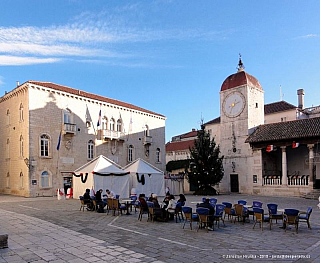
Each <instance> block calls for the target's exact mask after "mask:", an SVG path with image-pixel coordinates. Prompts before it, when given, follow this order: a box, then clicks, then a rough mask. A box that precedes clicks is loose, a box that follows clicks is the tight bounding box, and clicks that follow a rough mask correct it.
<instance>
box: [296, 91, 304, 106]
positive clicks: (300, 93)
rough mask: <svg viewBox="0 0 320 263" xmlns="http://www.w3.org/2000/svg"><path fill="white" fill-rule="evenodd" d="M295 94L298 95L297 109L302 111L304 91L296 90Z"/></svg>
mask: <svg viewBox="0 0 320 263" xmlns="http://www.w3.org/2000/svg"><path fill="white" fill-rule="evenodd" d="M297 94H298V108H299V109H301V110H303V109H304V90H303V89H298V90H297Z"/></svg>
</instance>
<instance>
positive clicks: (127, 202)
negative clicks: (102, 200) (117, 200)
mask: <svg viewBox="0 0 320 263" xmlns="http://www.w3.org/2000/svg"><path fill="white" fill-rule="evenodd" d="M121 202H124V203H125V204H126V207H127V213H125V214H126V215H131V214H130V213H129V205H130V203H131V202H132V199H131V198H128V199H122V200H121Z"/></svg>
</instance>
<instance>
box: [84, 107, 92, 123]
mask: <svg viewBox="0 0 320 263" xmlns="http://www.w3.org/2000/svg"><path fill="white" fill-rule="evenodd" d="M85 117H86V122H89V123H91V122H92V119H91V115H90V112H89V109H88V105H86V116H85Z"/></svg>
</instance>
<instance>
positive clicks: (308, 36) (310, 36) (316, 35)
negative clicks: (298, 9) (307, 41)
mask: <svg viewBox="0 0 320 263" xmlns="http://www.w3.org/2000/svg"><path fill="white" fill-rule="evenodd" d="M318 36H319V35H318V34H308V35H304V36H299V37H298V38H313V37H318Z"/></svg>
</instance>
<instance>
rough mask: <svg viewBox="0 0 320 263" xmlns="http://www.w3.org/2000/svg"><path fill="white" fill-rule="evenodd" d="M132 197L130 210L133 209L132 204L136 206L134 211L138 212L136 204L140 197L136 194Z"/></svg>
mask: <svg viewBox="0 0 320 263" xmlns="http://www.w3.org/2000/svg"><path fill="white" fill-rule="evenodd" d="M130 199H131V200H132V201H131V203H129V206H130V210H131V211H132V206H134V212H135V213H136V212H137V209H136V206H135V204H136V201H137V199H138V197H137V196H136V195H131V196H130Z"/></svg>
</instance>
